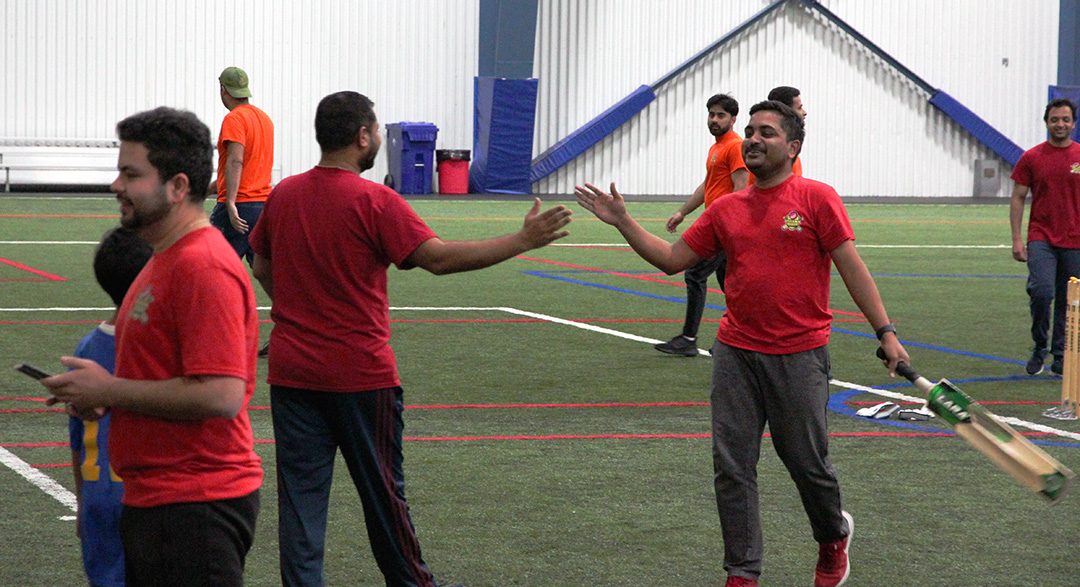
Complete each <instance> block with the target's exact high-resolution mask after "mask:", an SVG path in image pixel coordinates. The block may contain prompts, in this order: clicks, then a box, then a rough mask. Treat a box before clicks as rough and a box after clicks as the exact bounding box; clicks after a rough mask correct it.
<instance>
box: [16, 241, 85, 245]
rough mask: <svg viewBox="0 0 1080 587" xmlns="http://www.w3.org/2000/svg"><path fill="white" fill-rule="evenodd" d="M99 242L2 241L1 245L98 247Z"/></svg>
mask: <svg viewBox="0 0 1080 587" xmlns="http://www.w3.org/2000/svg"><path fill="white" fill-rule="evenodd" d="M96 244H98V241H0V245H96Z"/></svg>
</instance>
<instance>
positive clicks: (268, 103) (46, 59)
mask: <svg viewBox="0 0 1080 587" xmlns="http://www.w3.org/2000/svg"><path fill="white" fill-rule="evenodd" d="M478 14H479V0H449V1H446V0H404V1H401V2H374V1H348V0H336V1H331V0H318V1H286V0H191V1H187V2H176V1H173V0H0V71H2V72H3V83H2V84H0V138H18V137H23V138H55V137H64V138H87V137H89V138H111V137H113V136H114V134H115V133H114V128H115V125H116V123H117V122H118V121H119V120H120V119H121V118H123V117H125V116H127V115H129V114H132V113H134V112H137V111H140V110H145V109H148V108H152V107H155V106H159V105H168V106H174V107H178V108H184V109H188V110H192V111H194V112H195V113H196V114H198V116H199V117H200V118H201V119H202V120H203V121H204V122H206V123H207V125H209V126H210V129H211V133H212V134H213V136H214V137H215V138H216V136H217V132H218V129H219V127H220V125H221V120H222V118H223V117H224V116H225V113H226V110H225V108H224V106H222V105H221V101H220V99H219V97H218V83H217V75H218V73H220V71H221V70H222V69H223V68H224V67H226V66H229V65H238V66H240V67H242V68H244V69H245V70H246V71H247V72H248V74H249V75H250V77H251V87H252V91H253V93H254V97H253V98H252V103H254V104H255V105H257V106H259V107H260V108H262V109H264V110H266V111H267V113H268V114H270V116H271V118H272V119H273V120H274V123H275V126H276V133H275V135H276V137H275V138H276V145H275V150H276V161H275V166H276V167H277V168H279V171H278V172H277V173H276V175H278V176H280V175H290V174H293V173H297V172H300V171H304V170H306V169H307V168H308V167H310V166H311V165H313V164H314V163H315V162H316V161H317V159H318V147H317V145H316V143H315V133H314V129H313V121H314V117H315V106H316V104H318V101H319V99H321V98H322V97H323V96H325V95H326V94H329V93H331V92H335V91H339V90H355V91H358V92H361V93H363V94H366V95H367V96H368V97H370V98H371V99H372V100H374V101H375V112H376V114H377V115H378V117H379V120H380V121H381V122H382V123H383V124H384V125H385V124H386V123H388V122H397V121H427V122H433V123H435V124H436V125H437V126H438V127H439V129H440V131H439V138H438V145H439V147H440V148H471V145H472V107H473V106H472V105H473V99H472V97H473V90H472V87H473V77H474V76H475V75H476V71H477V69H476V68H477V43H476V38H477V20H478ZM385 171H386V157H385V156H383V157H379V159H378V161H377V164H376V168H375V169H374V170H373V171H370V172H368V174H367V176H368V177H369V178H371V179H375V180H376V181H378V180H381V178H382V176H383V174H384V173H385ZM275 179H278V178H275Z"/></svg>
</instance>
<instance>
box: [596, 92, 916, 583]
mask: <svg viewBox="0 0 1080 587" xmlns="http://www.w3.org/2000/svg"><path fill="white" fill-rule="evenodd" d="M803 135H804V131H803V121H802V117H801V116H799V115H798V114H797V113H796V112H795V111H794V110H792V109H791V108H790V107H788V106H786V105H784V104H782V103H780V102H775V101H766V102H761V103H759V104H757V105H755V106H754V107H753V108H751V109H750V122H749V123H748V124H747V126H746V129H745V138H744V140H743V144H742V153H743V160H744V161H745V162H746V166H747V168H748V169H749V170H750V173H752V174H754V176H755V179H756V182H755V185H754V186H752V187H749V188H747V189H745V190H741V191H738V192H735V193H733V194H730V195H728V196H725V197H723V198H721V199H719V200H718V201H717V202H716V203H714V204H713V205H712V206H710V207H709V208H707V209H706V210H705V212H704V213H703V214H702V215H701V217H700V218H698V220H697V221H696V222H694V224H693V225H692V226H691V227H690V228H689V229H687V231H686V232H685V233H683V235H682V237H681V238H680V239H678V240H677V241H675V243H668V242H667V241H665V240H664V239H662V238H660V237H658V236H656V235H653V234H651V233H649V232H648V231H646V230H645V229H644V228H642V227H641V225H639V224H638V223H637V222H636V221H635V220H634V219H633V218H632V217H631V216H630V214H629V213H628V212H627V210H626V206H625V202H624V201H623V198H622V196H621V195H619V193H618V191H617V190H616V189H615V184H614V183H612V184H611V193H610V194H608V193H605V192H604V191H602V190H601V189H599V188H597V187H596V186H593V185H591V184H585V187H581V186H579V187H577V189H576V193H577V199H578V202H579V203H580V204H581V205H582V207H584V208H585V209H587V210H589V211H591V212H592V213H594V214H595V215H596V216H597V217H598V218H599V219H600V220H602V221H604V222H606V223H607V224H611V225H612V226H615V227H616V228H618V230H619V232H620V233H621V234H622V235H623V237H624V238H625V239H626V241H627V242H628V243H629V244H630V246H631V247H633V249H634V251H636V252H637V253H638V254H639V255H641V257H642V258H644V259H645V260H646V261H648V262H649V263H652V264H653V265H655V266H656V267H657V268H659V269H661V270H662V271H664V272H666V273H668V274H674V273H677V272H679V271H682V270H683V269H686V268H687V267H690V266H692V265H694V264H695V263H697V262H698V261H700V260H701V259H707V258H710V257H712V256H714V255H716V254H717V253H718V252H720V251H723V252H724V253H725V254H726V255H727V258H728V273H727V277H726V282H725V283H726V288H725V293H726V294H727V303H728V310H727V312H726V313H725V314H724V316H723V318H722V319H721V320H720V328H719V331H718V333H717V340H716V341H715V342H714V343H713V346H712V356H713V376H712V391H711V404H712V428H713V430H712V436H713V467H714V471H715V489H716V503H717V508H718V511H719V513H720V525H721V528H722V530H723V536H724V569H725V570H726V571H727V573H728V579H727V583H726V586H727V587H740V586H756V585H757V584H758V581H757V579H758V577H759V576H760V574H761V559H762V551H763V541H762V535H761V518H760V513H759V505H758V488H757V462H758V458H759V455H760V446H761V438H762V432H763V431H764V428H765V424H766V422H767V423H768V424H769V430H770V432H771V433H772V442H773V445H774V446H775V448H776V451H777V453H778V454H779V455H780V458H781V460H782V461H783V462H784V465H785V466H786V467H787V469H788V471H789V472H790V474H791V477H792V479H794V480H795V484H796V486H797V487H798V490H799V494H800V496H801V498H802V502H803V507H804V509H805V510H806V513H807V515H808V517H809V519H810V525H811V527H812V528H813V535H814V540H815V541H816V542H818V544H819V550H818V563H817V568H816V569H815V578H814V585H815V586H817V587H832V586H837V585H842V584H843V583H844V582H845V581H846V580H847V577H848V573H849V570H850V565H849V563H848V555H847V551H848V547H849V545H850V543H851V537H852V529H853V525H852V519H851V516H850V515H849V514H848V513H847V512H845V511H843V509H842V507H841V496H840V486H839V483H838V481H837V478H836V471H835V470H834V469H833V466H832V463H831V462H830V461H829V452H828V428H827V424H826V418H825V414H826V404H827V402H828V398H829V389H828V388H829V371H830V366H829V353H828V342H829V332H830V323H831V320H832V314H831V312H830V311H829V273H830V265H831V264H835V265H836V268H837V270H838V271H839V273H840V276H841V278H842V279H843V280H844V284H845V285H846V286H847V289H848V292H849V293H850V294H851V297H852V299H853V300H854V301H855V303H856V304H857V305H858V306H859V308H860V309H861V310H862V312H863V313H864V314H865V315H866V318H867V320H868V321H869V322H870V325H871V326H872V327H873V328H874V330H875V332H876V334H877V337H878V339H879V340H880V341H881V347H882V349H883V351H884V353H885V356H886V357H887V364H888V368H889V371H890V373H892V372H895V369H896V365H897V363H899V362H905V363H907V362H910V361H909V359H908V355H907V352H906V351H905V350H904V347H903V346H902V345H901V344H900V341H899V339H898V338H897V337H896V329H895V328H894V327H893V325H892V324H891V323H890V322H889V317H888V314H887V313H886V311H885V307H884V305H883V304H882V301H881V297H880V295H879V294H878V289H877V286H876V284H875V283H874V280H873V278H872V277H871V276H870V272H869V270H867V268H866V265H865V264H864V263H863V261H862V259H861V257H860V256H859V253H858V251H857V250H856V249H855V243H854V239H855V236H854V233H853V232H852V229H851V223H850V222H849V220H848V217H847V212H846V211H845V210H844V206H843V204H842V203H841V202H840V198H839V196H838V195H837V194H836V191H835V190H833V189H832V188H831V187H829V186H828V185H825V184H823V183H820V182H817V181H813V180H809V179H805V178H803V177H799V176H796V175H794V174H793V173H792V162H793V161H794V160H795V158H796V157H797V156H798V154H799V151H800V149H801V148H802V143H803Z"/></svg>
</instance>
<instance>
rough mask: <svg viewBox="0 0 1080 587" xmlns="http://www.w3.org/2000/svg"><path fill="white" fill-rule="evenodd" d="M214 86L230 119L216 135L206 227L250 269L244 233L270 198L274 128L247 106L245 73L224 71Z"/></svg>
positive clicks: (262, 114)
mask: <svg viewBox="0 0 1080 587" xmlns="http://www.w3.org/2000/svg"><path fill="white" fill-rule="evenodd" d="M218 81H219V82H220V83H221V103H222V104H224V105H225V107H226V108H228V109H229V113H228V114H226V115H225V120H223V121H222V122H221V132H220V133H218V140H217V151H218V170H217V193H218V198H217V205H216V206H214V210H213V212H211V214H210V222H211V223H212V224H213V225H214V226H216V227H217V228H218V229H219V230H221V232H222V233H224V235H225V240H227V241H229V244H230V245H232V248H233V250H235V251H236V253H237V254H238V255H240V256H241V257H244V258H246V259H247V261H248V263H249V264H250V263H251V261H252V258H253V257H254V253H253V252H252V250H251V247H249V246H248V238H247V233H248V231H249V230H250V229H251V228H253V227H254V226H255V221H257V220H258V219H259V214H261V213H262V209H263V204H264V203H265V202H266V197H267V196H269V195H270V170H271V168H272V167H273V164H274V123H273V122H271V121H270V117H269V116H267V115H266V113H265V112H263V111H262V110H260V109H258V108H256V107H255V106H254V105H252V104H251V103H250V102H249V98H251V88H250V87H249V85H248V75H247V73H245V72H244V70H242V69H240V68H239V67H226V68H225V69H224V70H223V71H222V72H221V75H220V76H218Z"/></svg>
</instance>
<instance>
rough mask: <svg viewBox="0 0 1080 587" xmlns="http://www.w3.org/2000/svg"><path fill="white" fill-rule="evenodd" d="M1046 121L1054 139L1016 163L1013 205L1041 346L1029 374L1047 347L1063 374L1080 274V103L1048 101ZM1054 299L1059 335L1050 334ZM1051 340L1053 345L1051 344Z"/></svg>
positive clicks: (1016, 254) (1017, 247) (1015, 249)
mask: <svg viewBox="0 0 1080 587" xmlns="http://www.w3.org/2000/svg"><path fill="white" fill-rule="evenodd" d="M1043 122H1045V123H1046V130H1047V132H1048V133H1049V134H1050V140H1048V141H1045V142H1043V143H1042V144H1039V145H1037V146H1035V147H1032V148H1031V149H1029V150H1028V151H1026V152H1025V153H1024V154H1023V156H1021V157H1020V160H1019V161H1017V162H1016V167H1014V168H1013V172H1012V180H1013V181H1014V182H1015V185H1014V186H1013V192H1012V202H1011V205H1010V208H1009V225H1010V227H1011V228H1012V255H1013V259H1016V260H1017V261H1020V262H1027V266H1028V282H1027V292H1028V296H1029V297H1030V298H1031V304H1030V309H1031V339H1032V341H1033V342H1034V343H1035V348H1034V350H1033V351H1032V353H1031V358H1030V359H1028V362H1027V366H1026V369H1027V373H1028V375H1038V374H1039V373H1042V370H1043V365H1044V363H1045V362H1046V354H1047V350H1049V352H1050V353H1051V354H1053V356H1054V360H1053V361H1052V362H1051V364H1050V371H1052V372H1053V373H1055V374H1057V375H1061V374H1062V371H1064V367H1063V364H1064V360H1063V357H1064V355H1065V307H1066V305H1067V304H1068V301H1067V299H1066V298H1067V295H1066V290H1067V287H1066V286H1067V284H1068V281H1069V278H1070V277H1080V144H1077V143H1076V142H1075V141H1073V140H1072V132H1073V129H1075V128H1076V105H1075V104H1073V103H1072V102H1070V101H1069V100H1066V99H1064V98H1061V99H1057V100H1054V101H1052V102H1050V103H1049V104H1047V105H1046V110H1045V111H1044V112H1043ZM1029 191H1030V192H1031V221H1030V222H1028V234H1027V243H1026V245H1025V242H1024V239H1023V236H1022V235H1021V227H1022V225H1023V224H1024V201H1025V200H1026V199H1027V195H1028V192H1029ZM1051 303H1053V306H1054V312H1053V321H1054V338H1053V340H1052V341H1048V338H1049V337H1048V335H1049V333H1050V320H1051V315H1050V305H1051ZM1048 342H1050V344H1049V349H1048V348H1047V347H1048V345H1047V343H1048Z"/></svg>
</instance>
